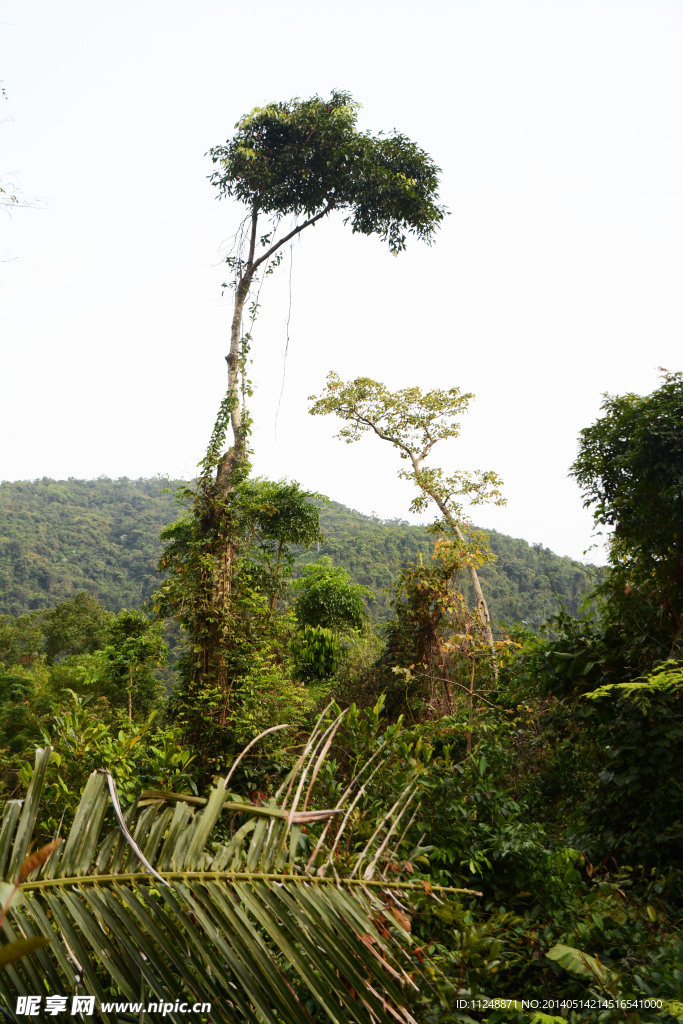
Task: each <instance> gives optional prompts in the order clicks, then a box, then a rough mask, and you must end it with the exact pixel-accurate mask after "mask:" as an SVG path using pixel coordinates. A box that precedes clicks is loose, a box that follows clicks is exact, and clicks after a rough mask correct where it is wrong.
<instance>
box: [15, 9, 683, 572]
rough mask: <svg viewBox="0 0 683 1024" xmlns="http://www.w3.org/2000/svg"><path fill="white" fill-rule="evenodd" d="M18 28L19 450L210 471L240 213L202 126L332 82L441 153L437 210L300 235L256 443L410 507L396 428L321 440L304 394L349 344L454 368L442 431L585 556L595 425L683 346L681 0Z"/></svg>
mask: <svg viewBox="0 0 683 1024" xmlns="http://www.w3.org/2000/svg"><path fill="white" fill-rule="evenodd" d="M0 35H1V52H0V77H1V78H2V80H3V82H2V84H3V86H4V88H5V90H6V92H7V99H6V100H0V117H2V118H3V120H2V123H0V171H1V172H2V173H3V184H4V185H5V187H7V186H8V185H9V184H10V183H11V184H14V185H15V186H17V187H18V188H19V189H20V190H21V193H22V195H23V196H24V197H26V198H33V199H36V200H38V201H39V202H38V203H37V206H39V207H40V208H35V209H16V210H14V212H13V213H12V215H11V217H10V216H6V215H5V214H3V213H2V212H0V258H1V259H2V260H3V262H2V263H0V290H1V292H2V298H1V305H0V332H1V333H0V338H1V340H2V372H1V373H0V418H1V431H2V444H1V446H0V479H5V480H16V479H32V478H35V477H42V476H50V477H56V478H64V477H68V476H73V477H97V476H99V475H106V476H110V477H117V476H129V477H137V476H154V475H155V474H157V473H159V474H168V475H170V476H171V477H176V476H185V477H189V476H192V474H193V473H194V470H195V466H196V464H197V462H198V460H199V459H200V458H201V456H202V454H203V452H204V450H205V447H206V444H207V442H208V439H209V436H210V432H211V427H212V425H213V421H214V418H215V414H216V410H217V407H218V404H219V402H220V400H221V397H222V395H223V392H224V384H225V362H224V356H225V353H226V351H227V344H228V341H227V339H228V329H229V314H230V296H229V295H228V296H225V297H222V295H221V283H222V281H224V280H225V279H226V268H225V265H224V264H222V262H221V261H222V258H223V256H224V253H225V243H226V240H228V239H229V237H230V235H231V234H232V232H233V231H234V230H235V228H236V226H237V223H238V222H239V219H240V213H241V211H240V209H239V208H238V207H237V206H235V205H233V204H231V203H229V202H225V201H223V202H217V200H216V197H215V194H214V190H213V189H212V187H211V185H210V184H209V183H208V181H207V175H208V174H209V173H210V170H211V165H210V161H209V160H208V158H207V157H206V156H205V154H206V151H207V149H208V148H209V147H210V146H212V145H216V144H218V143H220V142H222V141H224V140H225V139H226V138H227V137H228V136H229V135H230V134H231V131H232V128H233V125H234V124H235V122H236V121H237V119H238V118H239V117H240V116H241V115H242V114H244V113H246V112H248V111H249V110H250V109H251V108H252V107H254V106H257V105H261V104H263V103H266V102H268V101H271V100H280V99H289V98H290V97H292V96H302V97H304V96H309V95H312V94H314V93H318V94H320V95H325V94H327V93H329V92H330V90H331V89H333V88H341V89H346V90H349V91H350V92H351V93H352V94H353V96H354V97H355V98H356V99H357V100H358V101H360V103H361V104H362V106H363V109H362V111H361V117H360V126H361V127H362V128H367V129H371V130H373V131H378V130H380V129H384V130H390V129H392V128H397V129H398V130H400V131H402V132H404V133H405V134H407V135H409V136H410V137H411V138H413V139H414V140H415V141H416V142H417V143H418V144H419V145H420V146H422V147H423V148H424V149H426V150H427V151H428V152H429V153H430V154H431V155H432V156H433V158H434V159H435V160H436V162H437V163H438V164H439V166H440V167H441V168H442V169H443V178H442V188H441V198H442V201H443V202H444V203H445V205H446V206H447V207H448V208H449V210H450V216H449V217H448V218H447V221H446V222H445V224H444V226H443V228H442V229H441V230H440V232H439V234H438V237H437V240H436V243H435V245H434V246H433V247H431V248H427V247H425V246H423V245H421V244H420V243H418V242H413V244H411V245H409V248H408V251H407V252H406V253H404V254H402V255H401V256H399V257H392V256H391V255H390V254H389V253H388V251H387V250H386V247H384V246H383V245H382V244H381V243H380V242H379V241H378V240H376V239H368V238H364V237H360V236H353V235H351V234H350V233H349V232H348V230H347V229H345V228H344V226H343V225H342V223H341V221H330V222H328V223H327V222H326V223H324V224H323V225H321V226H318V227H317V228H316V229H314V230H309V231H307V232H305V233H304V234H303V236H302V237H301V240H300V242H299V243H298V244H296V245H295V246H294V247H293V250H292V252H291V253H290V252H289V251H288V252H287V257H286V260H285V262H284V263H283V265H282V267H281V268H280V270H279V271H278V273H277V274H276V275H275V276H274V277H272V278H270V279H269V280H268V282H267V285H266V287H265V288H264V291H263V293H262V296H261V300H262V309H263V311H262V315H261V318H260V320H259V321H258V324H257V328H256V333H255V342H254V349H253V355H254V362H253V367H252V371H253V378H254V381H255V384H256V387H257V393H256V395H255V396H254V399H253V406H252V407H253V413H254V418H255V424H256V427H255V432H254V439H253V440H254V447H255V472H257V473H258V474H261V475H264V476H270V477H274V478H280V477H288V478H293V479H297V480H299V481H300V483H301V484H303V485H304V486H306V487H308V488H310V489H312V490H318V491H322V492H323V493H326V494H328V495H330V496H331V497H332V498H335V499H336V500H339V501H342V502H344V503H345V504H347V505H350V506H352V507H354V508H357V509H359V510H361V511H363V512H367V513H370V512H373V511H374V512H376V513H377V514H378V515H380V516H382V517H387V518H392V517H405V518H408V516H407V509H408V505H409V502H410V499H411V494H412V491H411V487H410V485H408V484H407V483H400V482H398V481H397V480H396V471H397V470H398V469H399V468H400V462H399V461H398V460H397V458H396V457H395V455H394V452H393V451H392V450H391V449H390V448H389V446H387V445H383V444H382V442H380V441H378V440H375V439H372V438H367V439H364V440H363V442H361V443H360V444H358V445H356V446H350V447H347V446H345V445H343V444H342V443H341V442H339V441H336V440H334V439H333V435H334V433H335V426H334V423H333V422H332V420H330V419H320V418H317V417H316V418H315V419H312V418H311V417H310V416H308V415H307V408H308V403H307V396H308V395H310V394H312V393H316V392H317V393H319V392H320V391H321V390H322V387H323V384H324V380H325V376H326V374H327V372H328V371H329V370H331V369H334V370H336V371H337V372H338V373H339V374H340V375H341V376H342V377H343V378H345V379H348V378H353V377H357V376H369V377H374V378H376V379H378V380H382V381H384V382H385V383H386V384H387V385H388V386H390V387H392V388H400V387H406V386H409V385H413V384H419V385H420V386H421V387H423V388H432V387H452V386H458V387H460V388H461V389H462V390H463V391H471V392H474V393H475V395H476V399H475V400H474V402H473V403H472V406H471V409H470V412H469V413H468V415H467V417H466V418H465V420H464V421H463V428H462V435H461V437H460V438H459V439H458V440H457V441H455V442H453V444H452V446H451V447H450V448H447V449H444V451H443V452H442V453H440V452H439V449H438V448H437V449H436V451H435V461H436V462H437V463H438V464H441V465H443V466H444V467H445V468H446V469H450V470H452V469H454V468H481V469H493V470H495V471H496V472H498V473H499V474H500V475H501V476H502V477H503V479H504V482H505V493H506V495H507V498H508V505H507V508H505V509H493V508H492V509H488V508H483V509H477V510H476V515H475V519H476V521H477V522H478V523H479V524H480V525H482V526H490V527H495V528H496V529H498V530H501V531H503V532H505V533H509V534H512V535H513V536H519V537H524V538H526V539H527V540H529V541H532V542H538V541H540V542H542V543H543V544H544V545H546V546H548V547H550V548H552V549H553V550H555V551H557V552H558V553H559V554H569V555H572V556H574V557H581V554H582V552H583V551H584V550H585V549H586V548H587V547H588V545H589V544H590V543H591V532H592V528H591V524H592V520H591V517H590V514H589V513H588V512H586V511H585V510H583V509H582V505H581V495H580V493H579V490H578V488H577V487H576V485H575V483H574V482H573V481H572V480H570V479H568V478H567V471H568V468H569V466H570V464H571V463H572V461H573V459H574V457H575V455H576V450H577V435H578V433H579V431H580V429H581V428H582V427H585V426H588V425H589V424H590V423H592V422H593V421H594V420H595V418H596V416H597V415H598V414H599V408H600V402H601V395H602V394H603V392H606V391H607V392H611V393H617V394H618V393H623V392H628V391H636V392H640V393H647V392H650V391H652V390H653V389H654V388H656V387H657V386H658V384H659V376H658V370H657V368H658V367H659V366H663V367H666V368H667V369H669V370H678V369H680V368H681V352H683V345H682V343H681V334H682V330H681V328H682V326H683V324H682V321H683V308H682V304H681V281H682V280H683V125H682V120H681V113H680V107H681V97H682V96H683V61H682V60H681V53H682V52H683V5H682V4H681V3H680V0H671V2H666V0H642V2H629V0H469V2H468V0H448V2H443V3H441V2H437V0H423V3H422V5H421V6H420V7H418V6H416V5H415V4H414V3H412V2H411V3H407V2H405V0H392V2H391V3H389V2H388V0H362V2H360V0H351V2H347V3H346V4H345V5H344V6H341V5H337V4H335V5H332V4H326V3H324V2H320V0H318V2H317V3H313V2H303V0H300V2H292V0H288V2H282V0H280V2H277V3H276V2H274V0H261V2H260V3H258V4H246V3H237V2H231V0H193V2H192V3H189V2H186V3H180V2H178V0H118V2H117V3H116V4H114V5H111V4H99V3H93V2H92V0H87V2H86V0H81V2H79V0H63V2H61V3H59V4H56V3H54V0H4V2H3V3H1V4H0ZM290 257H291V266H290ZM290 282H291V306H290ZM288 319H289V345H288V352H287V358H286V361H285V347H286V341H287V327H286V325H287V321H288ZM281 392H282V398H281V402H280V408H279V413H278V414H277V418H276V410H277V407H278V401H279V397H280V394H281ZM592 557H595V552H594V553H593V556H592Z"/></svg>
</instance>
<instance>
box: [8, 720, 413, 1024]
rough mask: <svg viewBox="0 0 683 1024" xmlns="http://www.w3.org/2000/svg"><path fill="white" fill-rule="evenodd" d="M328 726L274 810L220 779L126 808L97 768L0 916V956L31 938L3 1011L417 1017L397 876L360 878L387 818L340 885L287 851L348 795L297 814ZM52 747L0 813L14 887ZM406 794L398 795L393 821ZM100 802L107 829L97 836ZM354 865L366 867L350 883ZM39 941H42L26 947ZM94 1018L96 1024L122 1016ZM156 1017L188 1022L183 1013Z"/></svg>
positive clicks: (284, 1023)
mask: <svg viewBox="0 0 683 1024" xmlns="http://www.w3.org/2000/svg"><path fill="white" fill-rule="evenodd" d="M334 730H335V725H334V723H333V725H332V726H330V727H328V728H327V729H322V727H317V728H316V730H315V731H314V733H313V735H312V736H311V739H310V740H309V742H308V744H307V746H306V748H305V750H304V752H303V754H302V756H301V758H300V760H299V763H298V764H297V766H296V768H295V769H294V771H293V772H292V773H291V776H290V777H289V779H288V780H286V783H285V784H284V786H283V787H282V790H281V791H280V794H279V798H281V804H280V805H279V806H278V805H276V804H275V803H274V802H273V801H271V803H270V805H267V806H264V807H256V806H254V805H252V804H248V803H242V802H238V801H236V800H235V799H233V798H232V797H231V794H230V792H229V790H228V788H227V782H228V780H227V779H226V780H219V782H218V784H217V785H216V786H215V788H214V789H213V790H212V792H211V793H210V795H209V797H208V799H207V800H206V801H205V802H198V801H197V800H196V799H188V800H185V799H184V798H183V797H182V795H180V794H166V793H163V792H151V793H146V794H144V797H145V798H144V799H141V800H140V801H139V802H137V803H136V804H133V805H132V806H130V807H129V808H127V809H126V811H125V812H122V811H121V809H120V807H119V806H118V798H117V797H116V788H115V784H114V782H113V779H112V778H111V776H110V775H109V773H108V772H101V771H99V772H94V773H93V774H92V775H91V776H90V777H89V779H88V781H87V784H86V786H85V790H84V792H83V796H82V798H81V801H80V804H79V807H78V810H77V812H76V815H75V818H74V822H73V825H72V827H71V830H70V832H69V835H68V837H67V838H66V841H65V842H64V843H62V845H61V846H60V847H58V848H57V849H56V850H55V852H54V853H53V854H52V856H51V857H50V859H49V860H48V861H47V862H46V863H45V864H43V865H40V866H39V867H38V868H36V870H35V871H33V872H32V874H31V875H30V876H29V877H28V878H27V879H26V881H25V882H24V883H23V884H22V885H21V887H20V888H21V892H22V895H23V899H22V900H21V902H20V904H19V905H17V906H13V907H12V908H10V909H9V911H8V913H7V915H6V917H5V920H4V921H3V923H2V933H1V943H2V944H0V959H1V950H2V948H3V945H6V944H7V943H9V942H12V941H15V940H25V941H27V942H28V944H29V945H28V946H27V947H26V948H29V946H30V947H31V948H33V947H35V949H34V952H33V953H32V954H31V955H30V956H26V957H23V958H22V959H20V960H15V961H14V962H11V963H7V964H6V965H5V966H4V968H3V969H2V970H0V994H1V995H2V996H3V997H4V999H5V1001H6V1003H7V1005H8V1007H9V1008H10V1010H11V1009H13V1007H14V1000H15V999H16V997H17V996H21V995H38V994H41V995H48V994H69V995H71V994H77V993H78V994H89V995H93V996H95V999H96V1001H97V1003H98V1004H102V1003H104V1002H107V1001H110V1000H112V999H117V998H118V999H125V1000H129V1001H131V1002H138V1001H142V1002H148V1001H150V1000H156V1001H159V1002H166V1003H168V1002H172V1003H174V1004H175V1002H176V1000H177V999H181V1000H182V999H185V1000H187V1001H188V1002H191V1003H194V1002H198V1003H205V1002H210V1003H211V1004H212V1009H211V1013H210V1015H209V1017H207V1018H206V1019H210V1020H211V1021H215V1022H219V1024H220V1022H230V1024H232V1022H237V1021H239V1022H242V1021H244V1022H247V1024H251V1022H254V1024H301V1022H302V1021H306V1020H313V1018H312V1017H311V1016H310V1015H309V1012H308V1011H307V1010H306V1008H305V1007H304V1005H303V1004H302V1002H301V999H300V998H299V996H298V995H297V990H298V991H299V992H303V993H304V998H305V999H306V1002H307V1003H308V1004H309V1005H311V1006H316V1007H318V1008H319V1009H318V1010H316V1011H314V1013H315V1015H316V1017H317V1019H320V1013H321V1011H322V1014H323V1017H324V1018H326V1019H328V1020H330V1021H333V1022H335V1024H350V1022H356V1024H389V1022H392V1024H396V1022H399V1024H415V1021H414V1018H413V1017H412V1015H411V1012H410V1009H409V1003H410V1001H411V1000H410V993H411V991H413V992H414V991H415V990H416V988H417V982H416V980H415V977H416V976H415V974H414V970H415V968H414V965H413V964H412V963H411V961H410V958H409V956H408V955H407V952H406V950H407V949H408V948H409V946H410V942H411V939H410V935H409V934H408V932H407V931H406V930H405V929H404V928H403V927H402V926H401V924H400V922H401V920H405V916H403V917H401V914H398V913H397V914H396V915H394V916H391V915H390V917H391V921H390V924H391V927H390V928H389V927H388V926H387V923H386V922H387V921H388V920H389V918H388V917H387V916H386V913H385V912H386V910H387V906H386V903H387V901H388V900H391V899H393V898H395V896H394V891H395V887H396V886H397V883H394V884H393V886H392V885H391V884H389V883H386V882H385V881H383V880H381V879H380V880H376V879H374V878H373V877H372V874H373V869H374V867H375V865H376V864H377V861H378V856H381V844H382V842H383V843H384V846H386V843H387V842H388V839H389V838H390V837H391V835H393V834H394V833H395V831H396V827H397V826H398V820H395V821H392V822H387V825H386V827H385V830H384V833H383V835H384V838H383V839H382V834H381V830H378V833H377V836H376V837H375V839H376V843H377V845H376V846H375V848H374V850H373V849H371V845H372V844H368V846H367V847H366V848H365V849H364V850H363V852H362V854H361V856H360V857H359V859H358V861H357V862H356V864H355V865H352V866H351V869H350V870H347V871H346V872H345V876H346V877H343V878H339V877H337V872H336V871H334V872H333V873H332V875H333V877H332V876H330V875H327V874H324V873H321V872H322V871H324V868H318V869H317V870H315V869H314V864H313V862H314V860H315V859H316V858H314V856H311V857H310V858H309V859H308V864H307V865H306V867H304V866H303V863H304V862H303V861H302V857H301V854H300V852H299V851H300V846H301V845H302V844H301V843H300V830H301V827H302V825H304V824H306V823H310V822H313V821H326V820H327V822H328V824H329V822H331V821H333V820H337V821H338V820H339V818H340V817H341V816H342V815H343V813H344V809H345V808H344V805H343V804H344V802H345V801H346V802H347V803H348V799H349V797H350V796H351V793H350V791H349V790H347V792H346V793H345V794H344V798H343V801H340V805H339V806H337V807H336V808H332V809H331V810H327V811H309V810H307V804H308V800H309V798H310V795H311V790H312V787H313V784H314V781H315V777H316V775H317V773H318V771H319V769H320V765H321V763H322V759H323V758H324V756H325V754H326V752H327V750H328V749H329V743H330V741H331V738H332V736H333V734H334ZM50 756H51V748H45V749H42V750H38V751H37V752H36V760H35V769H34V773H33V777H32V780H31V784H30V787H29V790H28V793H27V795H26V798H25V800H24V801H23V803H22V801H9V802H8V803H7V804H6V806H5V809H4V814H3V818H2V825H1V826H0V877H4V878H5V879H7V880H8V881H10V882H12V883H14V882H15V881H16V879H17V871H18V868H19V865H21V863H22V861H24V858H25V857H26V854H27V851H28V849H29V845H30V842H31V838H32V835H33V832H34V829H35V825H36V821H37V818H38V813H39V806H40V797H41V793H42V790H43V786H44V782H45V776H46V772H47V767H48V763H49V761H50ZM283 794H284V796H283ZM302 800H303V807H302V809H300V810H299V809H298V808H299V805H300V804H301V801H302ZM112 801H113V804H112ZM408 801H409V794H408V793H406V794H405V795H404V797H403V798H402V799H401V801H400V803H401V808H400V811H399V813H400V816H402V815H403V813H404V810H405V807H406V806H407V804H408ZM112 806H113V808H114V811H115V814H116V816H117V819H118V824H117V826H116V827H115V828H114V829H113V830H109V831H108V832H107V833H106V834H103V833H104V832H105V819H106V817H107V813H108V811H109V810H110V809H111V808H112ZM225 810H233V811H239V812H240V813H241V814H242V815H243V816H245V817H246V819H247V820H246V821H245V823H244V824H242V825H241V827H240V828H238V829H237V831H236V832H235V834H234V835H233V836H232V837H231V838H230V839H229V841H227V842H224V843H221V844H219V845H216V844H215V843H214V844H213V845H212V846H210V845H209V844H210V839H211V835H212V833H213V830H214V828H215V826H216V823H217V822H218V819H219V817H220V815H221V814H222V813H223V812H224V811H225ZM392 810H399V809H398V808H397V809H392ZM395 817H396V818H398V815H396V816H395ZM314 854H315V851H314ZM321 856H322V854H321ZM361 860H363V862H364V863H365V864H367V867H366V869H365V871H364V872H363V875H362V877H359V876H360V867H361ZM401 888H403V889H408V888H410V884H409V883H406V884H405V885H403V884H401ZM40 937H44V938H47V939H49V940H50V942H49V944H48V945H44V946H40V945H38V944H37V943H36V942H32V941H31V940H37V939H39V938H40ZM100 1013H101V1019H102V1020H104V1021H106V1022H107V1024H109V1022H111V1024H116V1021H117V1020H121V1019H122V1018H121V1016H120V1015H116V1014H114V1013H106V1012H102V1011H101V1010H100ZM166 1017H167V1019H168V1020H169V1021H172V1022H177V1024H181V1022H184V1024H187V1015H186V1014H182V1013H179V1012H175V1011H174V1010H171V1011H170V1012H167V1013H166ZM195 1019H196V1018H195Z"/></svg>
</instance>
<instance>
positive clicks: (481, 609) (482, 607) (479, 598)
mask: <svg viewBox="0 0 683 1024" xmlns="http://www.w3.org/2000/svg"><path fill="white" fill-rule="evenodd" d="M410 458H411V461H412V464H413V469H414V471H415V474H416V475H417V474H418V473H419V472H420V463H421V461H422V460H421V459H417V458H416V457H415V456H414V455H411V456H410ZM427 493H429V496H430V498H431V499H432V501H433V502H435V504H436V505H437V506H438V508H439V511H440V512H441V514H442V516H443V517H444V519H446V520H447V521H448V522H449V523H450V525H451V526H452V527H453V531H454V533H455V535H456V537H457V538H458V540H459V541H461V543H463V544H464V543H465V537H464V536H463V532H462V530H461V529H460V527H459V526H458V524H457V522H456V521H455V519H454V518H453V516H452V514H451V512H450V511H449V509H448V508H447V507H446V504H445V503H444V502H443V501H442V500H441V499H440V497H439V496H438V494H434V493H433V492H431V491H429V492H427ZM467 571H468V573H469V576H470V580H471V583H472V589H473V590H474V599H475V601H476V602H477V615H478V616H479V621H480V622H481V625H482V628H483V630H484V636H485V637H486V642H487V644H488V645H489V649H490V651H491V668H492V669H493V676H494V679H498V659H497V657H496V644H495V641H494V639H493V630H492V629H491V616H490V615H489V609H488V605H487V604H486V600H485V598H484V592H483V590H482V589H481V583H480V581H479V574H478V573H477V570H476V569H475V568H474V566H473V565H468V566H467Z"/></svg>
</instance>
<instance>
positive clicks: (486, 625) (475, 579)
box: [449, 517, 498, 679]
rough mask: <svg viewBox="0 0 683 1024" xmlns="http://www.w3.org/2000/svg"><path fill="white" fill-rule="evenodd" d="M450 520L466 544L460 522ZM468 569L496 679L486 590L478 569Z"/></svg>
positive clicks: (494, 649)
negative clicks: (484, 590) (483, 588)
mask: <svg viewBox="0 0 683 1024" xmlns="http://www.w3.org/2000/svg"><path fill="white" fill-rule="evenodd" d="M449 518H450V517H449ZM450 522H451V524H452V526H453V528H454V529H455V535H456V537H457V538H458V540H460V541H462V542H463V544H464V542H465V538H464V536H463V533H462V530H461V529H460V527H459V526H458V524H457V523H456V522H454V521H453V520H452V519H451V520H450ZM467 571H468V573H469V574H470V580H471V582H472V589H473V590H474V598H475V600H476V602H477V615H478V616H479V621H480V622H481V624H482V627H483V629H484V636H485V637H486V642H487V644H488V645H489V648H490V650H491V667H492V668H493V676H494V678H495V679H498V659H497V657H496V644H495V641H494V639H493V630H492V629H491V616H490V615H489V609H488V605H487V604H486V600H485V598H484V592H483V590H482V589H481V582H480V580H479V574H478V573H477V570H476V569H475V568H474V566H473V565H468V566H467Z"/></svg>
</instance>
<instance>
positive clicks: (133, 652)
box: [100, 608, 168, 721]
mask: <svg viewBox="0 0 683 1024" xmlns="http://www.w3.org/2000/svg"><path fill="white" fill-rule="evenodd" d="M108 640H109V643H108V644H107V646H106V647H104V649H103V650H102V651H101V652H100V658H101V663H102V675H103V681H104V682H106V683H107V691H108V692H107V693H106V696H107V697H108V698H109V699H110V703H111V704H112V705H113V706H114V707H116V706H120V705H122V704H123V703H124V702H125V704H126V705H127V709H128V720H129V721H132V719H133V710H135V711H136V712H137V713H138V714H146V713H147V712H149V710H150V709H151V707H152V706H153V704H154V702H155V701H157V700H158V699H159V698H160V696H161V693H162V687H161V685H160V684H159V682H158V680H157V679H156V677H155V675H154V670H155V668H158V667H159V666H160V665H162V664H163V662H164V660H165V658H166V655H167V653H168V646H167V644H166V641H165V640H164V638H163V635H162V630H161V625H160V624H159V623H158V622H152V621H151V620H150V619H148V618H147V616H146V615H145V614H144V613H143V612H139V611H135V610H134V609H133V610H131V611H127V610H126V609H125V608H124V610H123V611H121V612H119V614H118V615H117V616H116V618H115V619H114V620H113V622H112V623H111V625H110V626H109V630H108Z"/></svg>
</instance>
